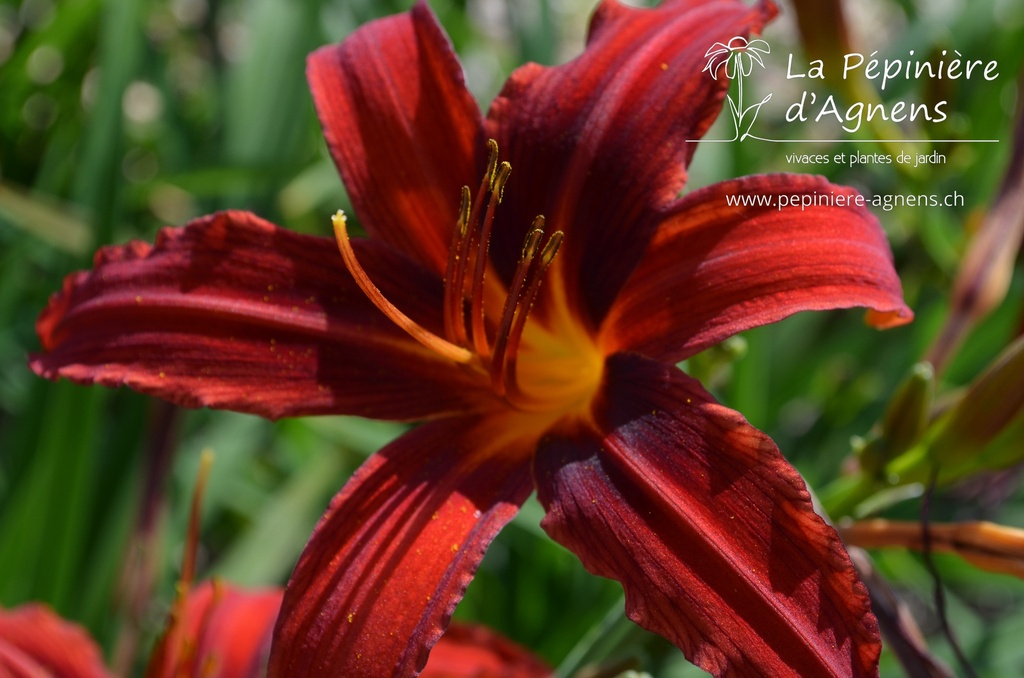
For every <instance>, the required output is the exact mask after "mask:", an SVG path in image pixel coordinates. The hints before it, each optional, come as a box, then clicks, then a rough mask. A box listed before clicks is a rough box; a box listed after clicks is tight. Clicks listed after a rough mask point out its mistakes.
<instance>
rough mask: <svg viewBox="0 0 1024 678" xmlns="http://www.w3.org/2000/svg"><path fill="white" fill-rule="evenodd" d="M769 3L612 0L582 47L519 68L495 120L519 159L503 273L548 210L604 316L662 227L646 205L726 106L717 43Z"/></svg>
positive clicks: (501, 221)
mask: <svg viewBox="0 0 1024 678" xmlns="http://www.w3.org/2000/svg"><path fill="white" fill-rule="evenodd" d="M773 13H774V6H772V5H771V4H770V3H762V4H760V5H758V6H757V7H749V6H747V5H744V4H743V3H742V2H738V1H723V2H701V3H676V4H675V5H665V6H662V7H658V8H656V9H637V8H631V7H625V6H623V5H620V4H619V3H617V2H605V3H604V4H602V5H601V6H600V7H599V8H598V9H597V12H596V13H595V15H594V18H593V20H592V24H591V32H590V38H589V42H588V44H587V49H586V51H585V52H584V53H583V54H582V55H581V56H580V57H579V58H577V59H575V60H573V61H571V62H569V63H567V64H564V65H562V66H557V67H553V68H546V67H542V66H539V65H537V64H528V65H526V66H523V67H522V68H519V69H518V70H516V71H515V72H514V73H513V74H512V76H511V77H510V78H509V80H508V82H507V83H506V85H505V87H504V89H503V90H502V91H501V93H500V94H499V95H498V97H497V98H496V99H495V100H494V103H493V104H492V106H491V109H490V112H489V113H488V119H487V122H486V129H487V130H488V136H491V137H494V138H495V139H497V140H498V144H499V146H500V148H501V149H502V154H503V158H504V159H507V160H508V161H509V162H510V163H511V164H512V171H513V174H512V178H511V180H510V181H509V183H508V185H507V187H506V190H505V200H504V202H503V203H502V207H501V209H500V210H498V214H497V216H496V218H495V228H494V232H495V237H494V241H493V242H492V248H493V249H494V251H496V252H497V253H498V254H496V255H495V257H494V259H495V263H496V265H497V266H498V267H499V268H501V269H502V270H501V274H502V275H503V276H504V277H505V279H508V278H509V277H510V276H511V271H512V267H514V265H515V263H516V260H517V255H518V252H519V248H520V246H521V244H522V242H523V237H524V234H525V233H526V231H527V229H528V228H529V227H530V225H531V223H532V220H533V218H534V217H535V216H536V215H538V214H543V215H544V216H545V217H546V219H547V227H548V228H550V229H559V230H561V231H564V232H565V241H564V244H563V245H562V249H561V251H560V252H559V255H558V260H557V261H556V267H560V268H563V269H564V270H565V276H566V282H567V286H568V290H569V293H570V298H571V299H572V300H573V301H578V304H577V305H579V306H580V307H581V309H582V310H583V312H584V319H586V320H589V321H590V324H591V325H592V326H593V327H596V326H597V325H598V324H599V321H600V319H601V318H602V317H603V315H604V313H605V311H606V310H607V308H608V306H609V304H610V303H611V301H612V299H613V298H614V297H615V294H616V292H617V291H618V289H619V287H620V286H621V285H622V283H623V281H624V280H625V279H626V277H627V276H628V275H629V272H630V271H631V270H632V268H633V267H634V266H635V265H636V263H637V261H638V260H639V258H640V256H641V255H642V254H643V251H644V248H645V247H646V245H647V241H648V239H649V238H650V236H651V234H652V232H653V230H654V227H655V226H656V223H655V222H653V221H651V220H650V219H648V218H647V217H648V216H650V215H651V214H652V209H651V208H652V207H657V206H663V205H667V204H669V203H671V202H672V201H673V200H674V199H675V197H676V195H677V194H678V192H679V191H680V189H681V188H682V187H683V184H684V183H685V179H686V165H687V164H688V163H689V161H690V158H691V157H692V155H693V152H694V150H695V149H696V144H694V143H688V140H693V139H698V138H700V136H701V135H703V134H704V132H705V131H706V130H707V128H708V127H709V126H710V125H711V123H712V121H713V120H714V118H715V117H716V116H717V115H718V112H719V110H720V109H721V106H722V100H723V98H724V96H725V90H726V88H727V87H728V82H726V81H725V80H718V81H716V80H715V79H713V78H709V77H707V76H704V75H701V74H702V72H703V70H704V67H705V56H704V55H705V53H706V51H707V48H708V46H709V45H714V43H715V42H716V41H718V42H722V41H727V40H729V39H730V38H732V37H733V36H735V35H737V34H740V33H748V32H751V31H758V30H760V28H761V26H762V25H763V24H764V23H765V21H767V20H768V18H770V16H771V15H772V14H773ZM517 168H524V169H527V168H528V169H529V172H524V173H520V174H517V173H516V170H517ZM502 267H503V268H502ZM595 271H599V274H598V275H595V274H594V272H595ZM584 280H585V284H584V282H583V281H584ZM587 316H589V317H587Z"/></svg>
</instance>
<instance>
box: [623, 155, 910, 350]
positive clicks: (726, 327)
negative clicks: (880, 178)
mask: <svg viewBox="0 0 1024 678" xmlns="http://www.w3.org/2000/svg"><path fill="white" fill-rule="evenodd" d="M731 196H737V199H738V200H742V199H744V198H750V199H752V200H754V201H765V203H767V204H764V205H761V206H730V205H729V204H728V203H727V199H730V200H731V199H732V198H731ZM780 196H787V197H789V198H790V199H792V200H794V201H795V203H796V204H797V205H799V202H800V200H802V199H804V198H806V199H815V197H816V196H817V197H818V198H820V196H833V198H835V199H842V200H844V201H847V202H850V201H855V200H856V199H857V197H858V196H859V194H858V193H857V192H856V191H854V190H853V189H850V188H845V187H842V186H835V185H833V184H830V183H828V182H827V181H826V180H825V179H823V178H821V177H813V176H806V175H764V176H754V177H745V178H743V179H738V180H735V181H727V182H724V183H720V184H715V185H713V186H709V187H707V188H704V189H701V190H699V191H695V192H693V193H690V194H688V195H686V196H684V197H683V198H681V199H680V200H679V202H678V203H676V205H675V206H674V207H673V208H672V209H671V210H669V211H667V212H666V216H665V218H664V221H663V222H662V224H661V226H660V227H659V229H658V233H657V235H656V236H655V237H654V238H653V239H652V240H651V243H650V247H649V248H648V251H647V254H646V256H645V257H644V259H643V261H642V262H641V263H640V265H639V266H638V267H637V268H636V270H635V271H634V272H633V275H632V276H631V277H630V279H629V281H628V282H627V283H626V285H625V286H624V287H623V290H622V293H621V295H620V296H619V298H618V299H617V300H616V304H615V306H614V308H613V309H612V312H611V313H610V314H609V317H608V326H607V328H606V339H607V347H608V349H609V352H612V351H613V350H631V351H638V352H640V353H644V354H646V355H649V356H652V357H656V358H658V359H660V360H664V361H666V362H675V361H679V360H682V359H684V358H686V357H688V356H691V355H693V354H694V353H697V352H699V351H701V350H703V349H705V348H707V347H709V346H713V345H715V344H717V343H719V342H720V341H722V340H723V339H725V338H727V337H729V336H732V335H734V334H736V333H737V332H742V331H743V330H747V329H750V328H752V327H757V326H760V325H765V324H768V323H772V322H775V321H777V320H781V319H782V318H785V317H786V316H788V315H791V314H793V313H795V312H797V311H807V310H823V309H833V308H847V307H851V306H867V307H869V308H871V309H874V310H875V311H876V315H875V316H873V317H874V318H876V323H875V324H877V325H881V326H892V325H900V324H903V323H906V322H909V321H910V319H911V318H912V317H913V313H911V311H910V309H908V308H907V306H906V304H904V302H903V295H902V292H901V287H900V281H899V278H897V276H896V272H895V270H894V269H893V264H892V253H891V251H890V249H889V245H888V243H887V241H886V239H885V234H884V233H883V231H882V229H881V227H880V226H879V224H878V221H877V220H876V219H875V218H874V217H873V216H872V215H871V213H870V212H868V210H867V209H866V208H864V207H856V206H848V207H829V206H819V207H814V206H808V207H805V208H801V207H799V206H795V207H788V208H785V209H781V210H780V209H779V208H778V207H777V206H776V205H777V201H778V198H779V197H780Z"/></svg>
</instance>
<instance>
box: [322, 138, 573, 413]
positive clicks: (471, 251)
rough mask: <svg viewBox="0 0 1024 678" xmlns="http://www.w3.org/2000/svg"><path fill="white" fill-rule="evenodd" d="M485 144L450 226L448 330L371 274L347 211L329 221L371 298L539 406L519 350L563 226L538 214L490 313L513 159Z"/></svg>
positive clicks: (444, 351)
mask: <svg viewBox="0 0 1024 678" xmlns="http://www.w3.org/2000/svg"><path fill="white" fill-rule="evenodd" d="M487 148H488V158H487V168H486V170H485V172H484V176H483V179H482V180H481V182H480V186H479V187H477V189H476V192H475V193H474V192H473V191H472V190H471V189H470V187H469V186H463V187H462V191H461V200H460V203H459V210H458V214H457V215H456V219H455V225H454V228H453V229H452V241H451V245H450V247H449V250H448V262H447V267H446V270H445V277H444V296H443V299H444V303H443V308H442V313H443V321H444V336H438V335H437V334H435V333H433V332H431V331H429V330H427V329H426V328H424V327H423V326H422V325H419V324H418V323H416V322H415V321H414V320H412V319H411V318H409V317H408V316H407V315H406V314H404V313H403V312H402V311H401V310H400V309H398V308H397V307H396V306H395V305H394V304H392V303H391V302H390V301H389V300H388V299H387V298H386V297H385V296H384V294H383V293H382V292H381V291H380V289H379V288H378V287H377V286H376V285H375V284H374V283H373V281H372V280H370V278H369V276H368V275H367V273H366V271H365V270H364V269H363V268H362V266H361V265H360V264H359V261H358V260H357V259H356V256H355V251H354V250H353V249H352V244H351V243H350V242H349V237H348V230H347V225H346V218H345V214H344V212H342V211H341V210H339V211H338V212H337V213H336V214H335V215H334V217H333V218H332V223H333V225H334V233H335V237H336V239H337V241H338V248H339V250H340V251H341V256H342V260H343V261H344V263H345V267H346V268H347V269H348V271H349V273H351V275H352V277H353V278H354V279H355V281H356V284H358V285H359V288H360V289H361V290H362V291H363V293H364V294H365V295H366V297H367V298H368V299H369V300H370V301H371V302H373V304H374V305H375V306H376V307H377V308H378V309H380V311H381V312H382V313H383V314H384V315H385V316H387V317H388V319H389V320H391V321H392V322H393V323H394V324H395V325H396V326H398V327H399V328H401V329H402V330H403V331H405V332H406V333H407V334H409V336H411V337H412V338H414V339H416V340H417V341H418V342H419V343H420V344H422V345H423V346H425V347H427V348H428V349H430V350H431V351H433V352H434V353H436V354H438V355H440V356H442V357H444V358H446V359H448V360H451V361H452V362H454V363H457V364H459V365H464V366H466V367H467V368H468V369H471V370H473V371H475V372H477V373H479V375H480V376H481V378H483V379H486V380H487V381H489V383H490V386H491V388H492V389H493V390H494V392H495V394H496V395H498V396H499V397H501V398H503V399H504V400H506V401H507V402H508V403H509V404H510V405H512V406H513V407H515V408H516V409H522V410H527V411H528V410H535V409H537V408H538V406H539V405H540V403H538V402H537V400H536V399H535V398H532V397H529V396H528V395H527V394H525V393H524V392H523V389H522V388H521V385H520V380H519V375H518V369H517V368H518V354H519V350H520V346H521V342H522V338H523V333H524V330H525V329H526V326H527V319H528V317H529V314H530V310H531V309H532V307H533V305H534V303H535V302H536V301H537V299H538V295H539V293H540V289H541V283H542V281H543V280H544V277H545V275H546V273H547V271H548V269H549V268H550V266H551V263H552V262H553V261H554V259H555V256H556V255H557V253H558V249H559V247H560V246H561V244H562V240H563V237H564V235H563V233H562V232H561V231H555V232H553V233H551V234H547V233H546V231H545V220H544V217H543V215H538V216H537V217H536V218H535V219H534V221H533V224H532V227H531V228H530V231H529V233H528V234H527V235H526V238H525V240H524V241H523V246H522V249H521V251H520V255H519V259H518V261H517V263H516V267H515V271H514V273H513V275H512V279H511V282H510V283H509V286H508V288H507V290H505V291H504V297H505V298H504V303H503V304H497V303H493V300H492V303H491V304H490V307H491V308H490V310H491V311H492V314H491V317H488V313H487V311H488V304H486V303H485V296H486V295H485V289H486V285H485V283H486V282H487V281H486V277H487V269H488V264H489V251H490V240H491V231H492V228H493V225H494V215H495V212H496V211H497V208H498V206H499V205H500V204H501V201H502V198H503V196H504V190H505V185H506V183H507V182H508V180H509V177H510V176H511V174H512V166H511V165H510V164H509V163H508V162H499V157H498V144H497V142H496V141H495V140H494V139H490V140H488V142H487ZM499 306H500V308H499Z"/></svg>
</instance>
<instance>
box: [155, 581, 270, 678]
mask: <svg viewBox="0 0 1024 678" xmlns="http://www.w3.org/2000/svg"><path fill="white" fill-rule="evenodd" d="M283 594H284V592H283V591H282V590H281V589H275V588H267V589H242V588H239V587H236V586H231V585H229V584H224V583H221V582H219V581H216V580H214V581H205V582H203V583H202V584H200V585H199V586H197V587H196V588H194V589H192V590H191V591H189V593H188V595H187V596H186V597H185V600H184V604H183V605H181V606H180V607H176V608H175V610H174V612H172V620H171V624H170V625H169V626H168V629H167V631H166V632H165V634H164V636H163V637H162V638H161V640H160V642H159V644H158V645H157V648H156V649H155V650H154V653H153V655H152V657H151V660H150V664H149V668H148V670H147V672H146V675H147V678H259V676H263V675H265V669H266V665H267V657H268V656H269V655H270V639H271V636H272V633H273V630H274V622H275V621H276V620H277V613H278V610H280V609H281V597H282V595H283Z"/></svg>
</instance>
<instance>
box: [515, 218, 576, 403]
mask: <svg viewBox="0 0 1024 678" xmlns="http://www.w3.org/2000/svg"><path fill="white" fill-rule="evenodd" d="M564 237H565V234H564V233H562V231H555V232H554V233H552V234H551V237H550V238H548V241H547V243H545V245H544V251H542V252H541V253H540V261H538V262H537V265H536V266H534V267H533V271H532V272H531V276H530V278H529V281H530V284H529V286H528V287H527V288H526V292H524V293H523V298H522V300H521V301H520V303H519V307H520V308H519V312H518V313H517V314H516V320H515V324H514V325H513V326H512V331H511V332H510V333H509V336H508V346H507V347H506V349H505V353H506V355H507V356H508V357H507V358H506V360H505V366H504V368H503V369H502V383H503V384H504V387H505V388H504V391H505V397H506V398H508V401H509V402H510V403H512V404H513V405H521V404H523V402H524V401H525V400H526V399H525V398H524V397H523V393H522V391H520V390H519V382H518V381H517V380H516V363H517V354H518V353H519V340H520V339H522V336H523V329H524V328H525V327H526V318H527V316H528V315H529V313H530V309H531V308H533V302H534V301H536V300H537V293H538V292H539V291H540V284H541V281H542V280H544V274H545V273H547V270H548V267H549V266H551V262H552V261H554V259H555V255H556V254H558V248H559V247H560V246H561V244H562V239H563V238H564Z"/></svg>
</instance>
